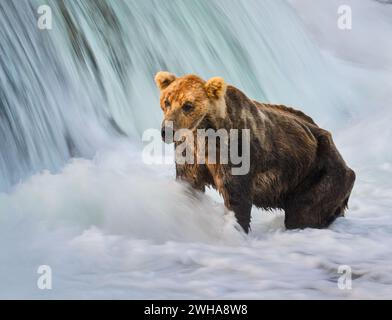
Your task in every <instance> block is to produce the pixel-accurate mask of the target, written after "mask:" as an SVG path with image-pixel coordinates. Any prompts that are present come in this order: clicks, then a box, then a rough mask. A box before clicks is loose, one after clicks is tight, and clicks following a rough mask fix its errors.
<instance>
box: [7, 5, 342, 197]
mask: <svg viewBox="0 0 392 320" xmlns="http://www.w3.org/2000/svg"><path fill="white" fill-rule="evenodd" d="M42 4H47V5H49V6H50V8H51V9H52V14H53V20H52V22H53V29H52V30H40V29H39V28H38V27H37V20H38V17H39V14H38V13H37V9H38V7H39V6H40V5H42ZM276 17H279V20H277V19H276ZM0 30H1V32H0V43H1V47H0V150H1V153H0V190H7V189H9V187H11V186H12V185H14V184H15V183H18V182H20V181H22V180H23V179H24V178H25V177H27V176H29V175H31V174H32V173H35V172H39V171H42V170H49V171H51V172H56V171H57V170H59V169H60V168H61V167H62V166H63V165H64V163H65V162H66V161H67V160H68V159H69V158H71V157H83V158H91V157H92V156H93V155H94V154H95V152H96V151H97V150H98V149H100V148H105V146H107V145H110V143H111V141H113V139H117V138H118V137H136V139H137V137H139V136H140V134H141V132H142V131H143V130H145V129H147V128H150V127H157V126H158V125H159V123H160V117H161V115H160V111H159V108H158V99H157V97H158V93H157V90H156V88H155V85H154V83H153V76H154V74H155V73H156V72H157V71H159V70H170V71H172V72H175V73H177V74H179V75H181V74H186V73H196V74H199V75H200V76H202V77H204V78H208V77H211V76H215V75H220V76H223V77H224V78H225V79H226V81H227V82H229V83H231V84H234V85H236V86H237V87H239V88H241V89H242V90H243V91H244V92H246V93H247V94H248V95H249V96H251V97H253V98H255V99H259V100H264V101H272V102H279V103H287V104H289V105H296V106H298V107H300V108H301V109H303V110H305V111H306V112H308V113H309V114H310V115H312V116H313V117H315V118H316V119H317V120H318V121H319V122H321V123H322V124H325V125H335V124H336V123H337V122H339V121H343V120H344V119H345V117H344V114H345V113H347V108H346V103H345V101H342V98H341V97H342V95H339V94H338V92H339V90H340V89H339V88H337V87H336V86H335V84H334V78H333V76H331V75H332V74H333V73H331V72H330V71H329V68H330V66H328V65H327V64H326V62H325V61H324V60H323V58H322V57H321V56H320V54H319V52H318V51H317V50H316V48H315V47H314V45H313V44H312V42H311V41H310V40H309V39H308V36H307V35H306V32H305V30H304V29H303V27H302V25H301V23H300V21H299V19H298V17H297V15H296V14H295V12H294V11H293V9H292V8H291V7H290V6H289V5H288V4H286V2H284V1H275V0H274V1H273V0H267V1H254V0H247V1H236V2H232V3H230V6H228V5H227V2H226V1H208V0H202V1H181V0H178V1H177V0H176V1H165V2H162V1H154V0H148V1H133V0H128V1H126V0H109V1H95V0H84V1H63V0H47V1H39V0H18V1H6V0H2V1H0ZM321 74H322V75H323V77H318V76H317V75H321ZM326 88H328V90H326ZM338 115H340V116H339V117H338ZM337 119H343V120H339V121H337Z"/></svg>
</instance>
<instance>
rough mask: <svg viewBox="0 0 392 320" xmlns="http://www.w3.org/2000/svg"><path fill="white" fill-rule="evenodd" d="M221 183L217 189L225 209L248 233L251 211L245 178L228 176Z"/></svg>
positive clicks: (247, 181)
mask: <svg viewBox="0 0 392 320" xmlns="http://www.w3.org/2000/svg"><path fill="white" fill-rule="evenodd" d="M221 183H222V186H221V188H218V189H219V191H220V192H221V194H222V196H223V199H224V202H225V206H226V208H228V209H229V210H231V211H234V214H235V217H236V219H237V221H238V223H239V225H240V226H241V227H242V228H243V229H244V231H245V232H246V233H248V232H249V228H250V220H251V210H252V199H251V196H250V186H249V180H248V179H247V177H245V176H230V177H226V178H223V179H222V181H221Z"/></svg>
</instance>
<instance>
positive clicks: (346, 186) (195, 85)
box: [155, 72, 355, 232]
mask: <svg viewBox="0 0 392 320" xmlns="http://www.w3.org/2000/svg"><path fill="white" fill-rule="evenodd" d="M155 82H156V84H157V86H158V88H159V89H160V105H161V108H162V110H163V113H164V122H163V126H162V137H163V139H164V140H165V135H166V131H167V129H168V128H167V126H166V124H167V123H168V122H167V121H170V122H171V123H172V129H173V130H174V132H175V131H176V130H179V129H181V128H186V129H190V130H192V132H195V134H196V131H197V130H198V129H214V130H218V129H226V130H231V129H233V128H235V129H249V132H250V139H249V142H250V167H249V171H248V173H247V174H244V175H233V174H232V171H231V169H232V167H233V166H234V164H233V163H231V162H228V163H226V164H219V163H213V164H210V163H208V161H207V162H206V163H202V164H200V163H182V164H178V163H176V175H177V179H180V180H184V181H186V182H188V183H189V184H190V185H191V186H192V187H193V188H195V189H197V190H200V191H204V190H205V187H206V186H212V187H213V188H215V189H216V190H217V191H218V192H219V193H220V194H221V195H222V196H223V199H224V203H225V206H226V207H227V208H228V209H229V210H232V211H234V214H235V217H236V218H237V221H238V223H239V224H240V225H241V226H242V228H243V229H244V230H245V232H248V230H249V226H250V220H251V208H252V205H255V206H256V207H258V208H263V209H267V210H268V209H274V208H279V209H283V210H284V211H285V226H286V228H287V229H295V228H306V227H311V228H325V227H327V226H329V225H330V224H331V223H332V222H333V221H334V220H335V219H336V218H337V217H339V216H342V215H344V211H345V209H346V207H347V203H348V199H349V196H350V193H351V190H352V188H353V184H354V180H355V173H354V171H353V170H351V169H350V168H349V167H348V166H347V165H346V163H345V161H344V160H343V158H342V156H341V155H340V153H339V152H338V150H337V148H336V146H335V144H334V142H333V140H332V137H331V134H330V133H329V132H328V131H326V130H324V129H322V128H320V127H318V126H317V124H316V123H315V122H314V121H313V120H312V118H310V117H309V116H307V115H305V114H304V113H302V112H301V111H298V110H295V109H293V108H290V107H286V106H284V105H275V104H267V103H260V102H257V101H254V100H251V99H249V98H248V97H247V96H246V95H245V94H244V93H242V92H241V91H240V90H239V89H237V88H235V87H233V86H230V85H226V83H225V81H224V80H223V79H222V78H220V77H215V78H212V79H210V80H208V81H204V80H203V79H201V78H200V77H198V76H196V75H186V76H183V77H176V76H175V75H174V74H172V73H169V72H158V73H157V75H156V76H155ZM240 148H241V147H240Z"/></svg>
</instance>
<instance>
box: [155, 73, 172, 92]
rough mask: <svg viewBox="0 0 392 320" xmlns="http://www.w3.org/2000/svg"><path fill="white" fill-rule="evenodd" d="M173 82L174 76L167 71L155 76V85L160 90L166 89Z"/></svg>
mask: <svg viewBox="0 0 392 320" xmlns="http://www.w3.org/2000/svg"><path fill="white" fill-rule="evenodd" d="M174 80H176V76H175V75H174V74H173V73H170V72H167V71H160V72H158V73H157V74H156V75H155V83H156V84H157V86H158V88H159V89H160V90H163V89H166V88H167V87H168V86H169V85H170V84H171V83H172V82H173V81H174Z"/></svg>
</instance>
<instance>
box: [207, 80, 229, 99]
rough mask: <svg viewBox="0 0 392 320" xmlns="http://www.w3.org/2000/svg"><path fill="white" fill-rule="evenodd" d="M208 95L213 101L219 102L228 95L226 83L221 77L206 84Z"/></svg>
mask: <svg viewBox="0 0 392 320" xmlns="http://www.w3.org/2000/svg"><path fill="white" fill-rule="evenodd" d="M205 88H206V91H207V95H208V97H209V98H210V99H212V100H219V99H220V98H222V97H224V96H225V94H226V83H225V80H223V78H221V77H214V78H211V79H210V80H208V81H207V83H206V84H205Z"/></svg>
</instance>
